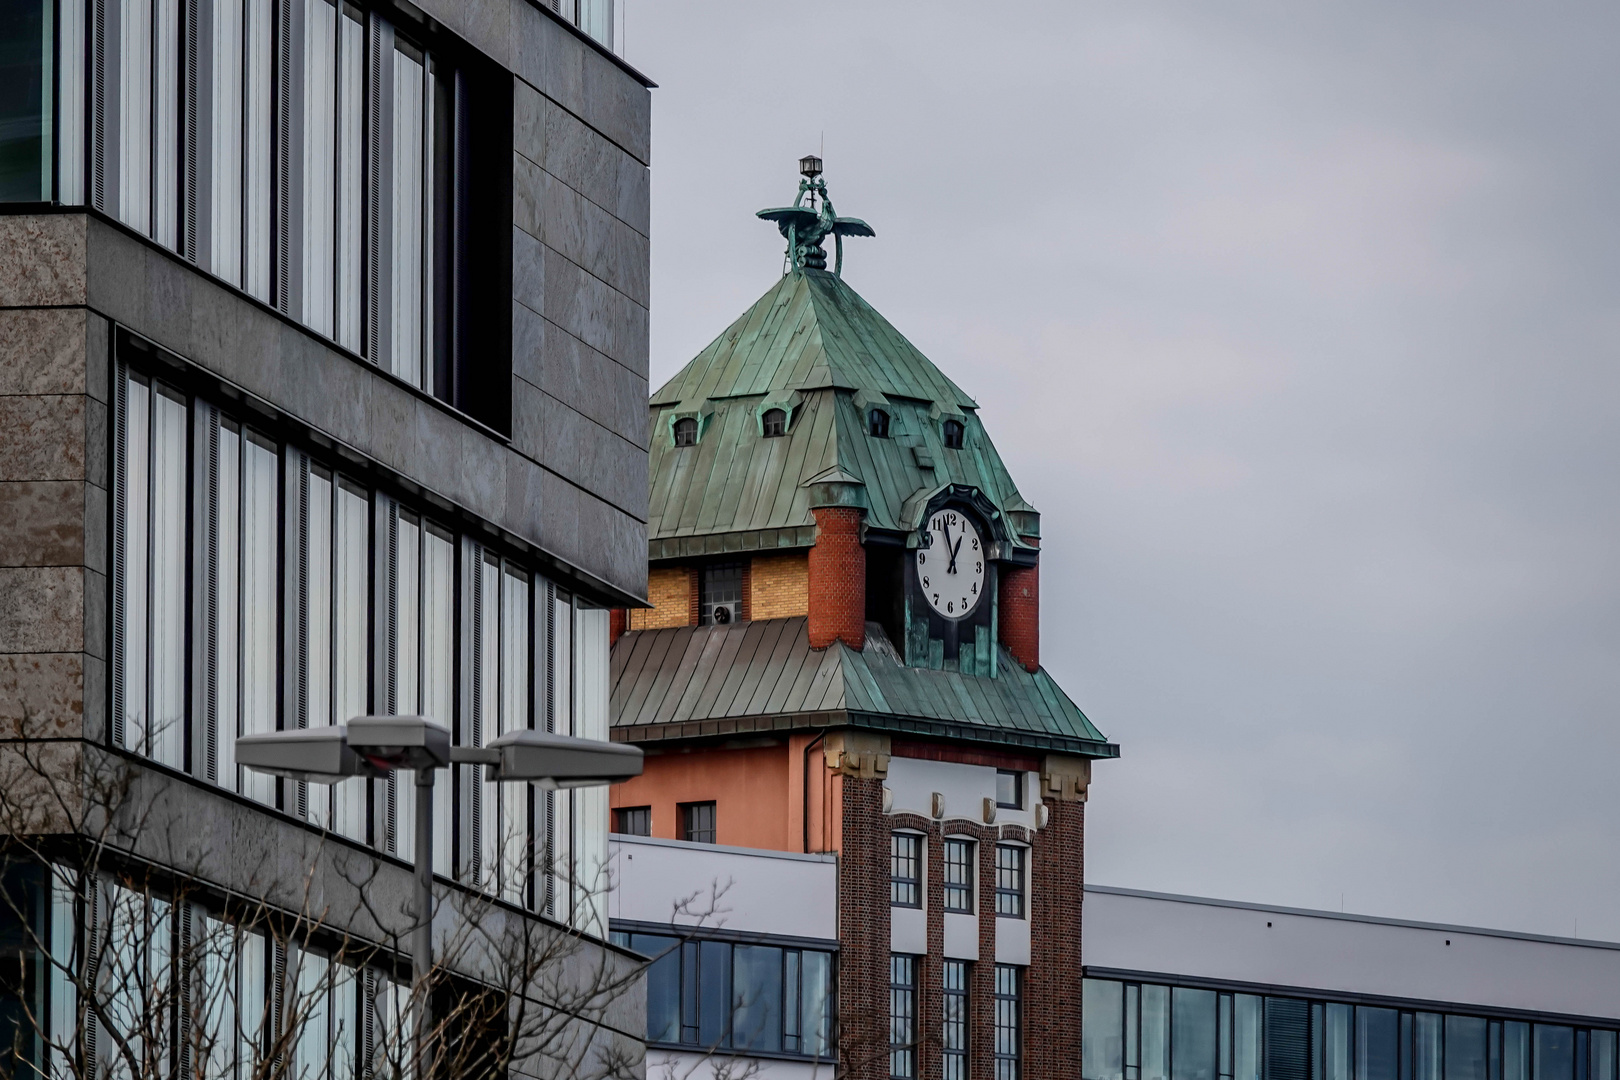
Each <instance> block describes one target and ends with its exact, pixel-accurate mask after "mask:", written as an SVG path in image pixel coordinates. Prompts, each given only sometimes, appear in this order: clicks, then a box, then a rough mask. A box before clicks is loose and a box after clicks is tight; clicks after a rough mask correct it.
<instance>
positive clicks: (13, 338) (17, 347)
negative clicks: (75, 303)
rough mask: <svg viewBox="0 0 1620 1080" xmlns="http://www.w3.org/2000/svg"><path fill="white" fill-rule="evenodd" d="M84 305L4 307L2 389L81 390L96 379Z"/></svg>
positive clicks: (0, 325)
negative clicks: (91, 368) (91, 367)
mask: <svg viewBox="0 0 1620 1080" xmlns="http://www.w3.org/2000/svg"><path fill="white" fill-rule="evenodd" d="M86 320H87V314H86V312H85V310H84V309H83V308H33V309H28V308H24V309H21V310H16V311H0V394H83V393H85V392H86V391H87V390H88V389H89V386H90V385H91V383H92V382H93V380H91V379H90V377H89V372H88V364H87V357H86V354H85V350H86V341H85V330H86Z"/></svg>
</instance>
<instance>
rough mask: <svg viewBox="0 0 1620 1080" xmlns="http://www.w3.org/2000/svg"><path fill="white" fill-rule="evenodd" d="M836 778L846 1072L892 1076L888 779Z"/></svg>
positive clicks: (841, 1050) (868, 1079)
mask: <svg viewBox="0 0 1620 1080" xmlns="http://www.w3.org/2000/svg"><path fill="white" fill-rule="evenodd" d="M818 513H819V511H818ZM812 610H813V609H812ZM836 782H841V783H842V784H843V785H844V797H843V803H844V813H843V844H842V853H841V855H840V858H839V875H838V926H839V934H840V938H839V956H838V1029H839V1035H838V1061H839V1076H840V1077H841V1078H844V1080H885V1078H886V1077H887V1076H888V1075H889V818H888V817H887V815H885V814H884V813H883V781H882V780H878V779H871V780H863V779H861V778H859V777H855V776H844V777H839V778H838V781H836Z"/></svg>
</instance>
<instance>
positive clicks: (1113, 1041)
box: [1080, 979, 1235, 1080]
mask: <svg viewBox="0 0 1620 1080" xmlns="http://www.w3.org/2000/svg"><path fill="white" fill-rule="evenodd" d="M1124 990H1125V988H1124V986H1122V985H1121V984H1120V983H1117V982H1113V981H1111V980H1104V979H1087V980H1085V982H1084V983H1083V984H1082V985H1081V989H1080V1015H1081V1017H1082V1019H1083V1021H1084V1022H1083V1023H1082V1024H1081V1027H1080V1030H1081V1034H1082V1037H1083V1039H1084V1045H1083V1046H1082V1047H1081V1049H1080V1062H1081V1065H1080V1075H1081V1076H1082V1077H1084V1080H1125V994H1124ZM1133 1019H1134V1017H1133ZM1234 1080H1235V1078H1234Z"/></svg>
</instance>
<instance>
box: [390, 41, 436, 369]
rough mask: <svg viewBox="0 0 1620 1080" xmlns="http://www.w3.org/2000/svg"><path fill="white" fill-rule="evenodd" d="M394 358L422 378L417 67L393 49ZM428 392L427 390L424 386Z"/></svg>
mask: <svg viewBox="0 0 1620 1080" xmlns="http://www.w3.org/2000/svg"><path fill="white" fill-rule="evenodd" d="M393 78H394V161H393V166H394V170H393V180H394V191H393V207H394V220H393V242H394V263H393V293H392V297H391V299H392V306H393V313H394V314H393V326H392V331H393V357H392V362H391V363H390V365H389V367H390V370H392V371H393V373H394V374H395V375H398V376H399V377H400V378H402V379H404V380H405V381H406V382H408V383H410V384H411V385H412V386H417V387H421V386H423V385H424V384H423V378H422V368H423V364H422V309H423V302H424V299H423V298H424V294H423V290H422V266H423V262H422V222H423V200H422V169H423V164H424V150H423V142H422V121H423V107H424V98H423V91H422V64H421V62H420V61H419V60H418V59H416V57H415V56H413V55H411V54H410V53H408V52H406V51H404V50H403V49H396V50H395V51H394V74H393ZM427 389H430V390H431V389H432V387H431V386H428V387H427Z"/></svg>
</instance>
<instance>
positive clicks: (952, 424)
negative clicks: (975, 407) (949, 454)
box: [944, 420, 962, 450]
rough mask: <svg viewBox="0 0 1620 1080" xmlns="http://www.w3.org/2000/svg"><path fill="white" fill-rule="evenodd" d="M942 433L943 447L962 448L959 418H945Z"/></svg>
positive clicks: (949, 448)
mask: <svg viewBox="0 0 1620 1080" xmlns="http://www.w3.org/2000/svg"><path fill="white" fill-rule="evenodd" d="M944 434H945V449H947V450H960V449H962V421H960V420H947V421H945V432H944Z"/></svg>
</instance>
